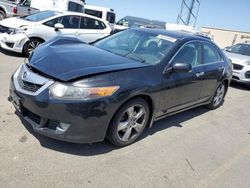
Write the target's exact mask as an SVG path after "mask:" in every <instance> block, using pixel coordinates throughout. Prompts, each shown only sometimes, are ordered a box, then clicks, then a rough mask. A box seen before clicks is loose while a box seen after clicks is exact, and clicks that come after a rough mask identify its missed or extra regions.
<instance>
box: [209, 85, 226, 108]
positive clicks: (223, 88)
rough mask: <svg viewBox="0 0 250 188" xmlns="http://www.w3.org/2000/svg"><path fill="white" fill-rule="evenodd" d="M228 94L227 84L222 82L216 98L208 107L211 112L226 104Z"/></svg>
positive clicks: (215, 94)
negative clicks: (225, 99) (225, 98)
mask: <svg viewBox="0 0 250 188" xmlns="http://www.w3.org/2000/svg"><path fill="white" fill-rule="evenodd" d="M226 92H227V86H226V83H225V82H222V83H221V84H220V85H219V87H217V89H216V90H215V93H214V96H213V99H212V101H211V102H210V104H208V105H207V107H208V108H209V109H211V110H214V109H216V108H218V107H220V106H221V105H222V104H223V102H224V97H225V95H226Z"/></svg>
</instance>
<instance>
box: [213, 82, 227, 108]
mask: <svg viewBox="0 0 250 188" xmlns="http://www.w3.org/2000/svg"><path fill="white" fill-rule="evenodd" d="M224 95H225V85H224V84H221V85H220V86H219V87H218V89H217V90H216V95H215V97H214V100H213V104H214V106H215V107H216V106H219V105H220V104H221V102H222V100H223V98H224Z"/></svg>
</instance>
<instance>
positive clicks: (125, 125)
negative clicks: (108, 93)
mask: <svg viewBox="0 0 250 188" xmlns="http://www.w3.org/2000/svg"><path fill="white" fill-rule="evenodd" d="M149 114H150V110H149V106H148V103H147V101H145V100H144V99H142V98H135V99H132V100H130V101H128V102H126V103H125V104H124V105H122V106H121V107H120V109H119V110H118V111H117V112H116V113H115V115H114V116H113V119H112V121H111V123H110V125H109V129H108V132H107V139H108V140H109V141H110V142H111V143H112V144H113V145H115V146H118V147H123V146H127V145H129V144H132V143H134V142H135V141H136V140H137V139H138V138H139V137H140V136H141V134H142V133H143V131H144V129H145V127H146V125H147V123H148V120H149Z"/></svg>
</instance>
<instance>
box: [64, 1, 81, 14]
mask: <svg viewBox="0 0 250 188" xmlns="http://www.w3.org/2000/svg"><path fill="white" fill-rule="evenodd" d="M68 11H72V12H83V6H82V5H79V4H77V3H74V2H69V8H68Z"/></svg>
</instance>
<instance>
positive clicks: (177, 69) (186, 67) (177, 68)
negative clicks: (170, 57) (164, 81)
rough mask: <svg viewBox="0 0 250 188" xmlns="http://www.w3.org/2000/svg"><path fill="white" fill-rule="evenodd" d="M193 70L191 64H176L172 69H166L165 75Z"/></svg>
mask: <svg viewBox="0 0 250 188" xmlns="http://www.w3.org/2000/svg"><path fill="white" fill-rule="evenodd" d="M191 70H192V65H190V64H189V63H175V64H174V65H173V66H171V67H166V68H165V69H164V71H163V74H165V75H170V74H171V73H185V72H190V71H191Z"/></svg>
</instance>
